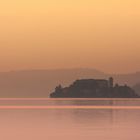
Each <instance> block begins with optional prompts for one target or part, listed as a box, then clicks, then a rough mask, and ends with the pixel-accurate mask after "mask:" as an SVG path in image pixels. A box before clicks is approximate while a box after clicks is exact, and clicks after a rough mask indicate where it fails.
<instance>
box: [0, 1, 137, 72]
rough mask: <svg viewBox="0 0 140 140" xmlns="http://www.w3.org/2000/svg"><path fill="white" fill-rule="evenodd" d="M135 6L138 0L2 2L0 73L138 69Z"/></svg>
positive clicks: (128, 70) (0, 14) (0, 13)
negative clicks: (84, 69)
mask: <svg viewBox="0 0 140 140" xmlns="http://www.w3.org/2000/svg"><path fill="white" fill-rule="evenodd" d="M139 7H140V1H139V0H20V1H19V0H3V1H0V71H11V70H22V69H63V68H95V69H98V70H101V71H104V72H108V73H129V72H135V71H139V70H140V65H139V62H140V55H139V52H140V39H139V37H140V8H139Z"/></svg>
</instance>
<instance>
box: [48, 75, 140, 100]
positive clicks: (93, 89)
mask: <svg viewBox="0 0 140 140" xmlns="http://www.w3.org/2000/svg"><path fill="white" fill-rule="evenodd" d="M50 97H51V98H139V96H138V95H137V94H136V93H135V91H134V90H133V89H131V88H130V87H129V86H127V85H124V86H122V85H121V86H120V85H118V84H115V85H114V80H113V78H112V77H111V78H109V80H106V79H81V80H76V81H75V82H74V83H73V84H72V85H70V86H69V87H65V88H63V87H62V86H61V85H59V86H57V87H56V88H55V91H54V92H53V93H51V94H50Z"/></svg>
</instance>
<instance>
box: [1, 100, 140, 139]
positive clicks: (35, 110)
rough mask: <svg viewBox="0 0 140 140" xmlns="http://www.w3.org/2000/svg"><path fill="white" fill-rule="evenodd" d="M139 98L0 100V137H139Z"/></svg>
mask: <svg viewBox="0 0 140 140" xmlns="http://www.w3.org/2000/svg"><path fill="white" fill-rule="evenodd" d="M139 130H140V99H112V100H108V99H57V100H54V99H0V139H1V140H85V139H87V140H132V139H134V140H140V132H139Z"/></svg>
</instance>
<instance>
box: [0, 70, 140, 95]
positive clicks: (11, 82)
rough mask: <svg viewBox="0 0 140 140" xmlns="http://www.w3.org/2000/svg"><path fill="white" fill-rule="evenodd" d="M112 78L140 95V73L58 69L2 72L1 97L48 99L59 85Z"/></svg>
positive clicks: (0, 73)
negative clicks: (117, 73) (81, 80)
mask: <svg viewBox="0 0 140 140" xmlns="http://www.w3.org/2000/svg"><path fill="white" fill-rule="evenodd" d="M110 76H112V77H113V78H114V80H115V82H116V83H119V84H128V85H129V86H131V87H134V89H135V90H136V91H137V93H139V95H140V84H138V83H140V72H137V73H132V74H120V75H115V74H106V73H104V72H101V71H98V70H95V69H58V70H26V71H11V72H0V97H3V98H6V97H8V98H10V97H13V98H14V97H16V98H18V97H19V98H21V97H25V98H26V97H28V98H29V97H33V98H36V97H48V96H49V94H50V93H51V92H52V91H53V90H54V88H55V87H56V86H57V85H59V84H62V86H68V85H69V84H70V83H72V82H73V81H75V80H76V79H86V78H87V79H89V78H93V79H100V78H106V79H107V78H109V77H110Z"/></svg>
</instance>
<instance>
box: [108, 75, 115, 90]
mask: <svg viewBox="0 0 140 140" xmlns="http://www.w3.org/2000/svg"><path fill="white" fill-rule="evenodd" d="M113 86H114V79H113V78H112V77H110V78H109V87H110V88H113Z"/></svg>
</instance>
